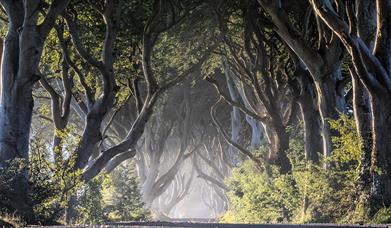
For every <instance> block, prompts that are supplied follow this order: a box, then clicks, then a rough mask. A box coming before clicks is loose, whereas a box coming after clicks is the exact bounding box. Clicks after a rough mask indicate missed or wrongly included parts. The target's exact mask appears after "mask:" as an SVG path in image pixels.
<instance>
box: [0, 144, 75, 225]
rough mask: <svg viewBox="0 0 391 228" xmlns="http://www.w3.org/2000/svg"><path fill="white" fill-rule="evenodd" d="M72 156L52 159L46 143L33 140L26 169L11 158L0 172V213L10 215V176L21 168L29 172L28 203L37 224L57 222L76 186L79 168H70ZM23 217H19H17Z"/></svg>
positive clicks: (11, 211) (13, 176)
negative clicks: (75, 169)
mask: <svg viewBox="0 0 391 228" xmlns="http://www.w3.org/2000/svg"><path fill="white" fill-rule="evenodd" d="M74 162H75V158H74V157H73V156H70V157H69V158H68V159H67V160H62V159H59V160H56V161H54V160H53V159H52V156H51V155H50V154H49V148H47V146H46V142H45V141H44V140H41V139H33V140H32V142H31V153H30V158H29V165H28V169H26V162H25V161H23V160H12V161H10V162H9V164H8V167H7V169H6V170H5V171H4V172H1V173H0V213H3V214H13V213H14V212H15V208H14V207H13V204H12V202H11V201H12V198H13V197H14V190H13V187H12V186H13V184H12V182H13V181H14V178H15V177H17V175H20V173H23V172H24V170H28V172H29V183H28V184H29V187H30V191H29V193H30V195H29V200H30V203H29V204H30V206H31V207H32V208H33V210H34V215H35V220H36V221H39V222H40V223H41V224H55V223H58V221H59V219H60V217H61V216H62V212H63V210H64V209H65V208H66V207H67V202H68V198H69V196H70V195H71V194H74V191H75V190H76V189H77V188H78V187H79V186H80V184H81V181H80V178H79V177H80V171H73V170H72V169H71V168H69V167H72V164H74ZM68 165H69V166H68ZM21 219H23V218H21Z"/></svg>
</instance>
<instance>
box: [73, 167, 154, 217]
mask: <svg viewBox="0 0 391 228" xmlns="http://www.w3.org/2000/svg"><path fill="white" fill-rule="evenodd" d="M133 167H134V164H133V163H132V162H126V163H125V165H121V166H119V167H117V168H116V169H115V170H113V171H112V172H111V173H110V174H107V175H100V176H98V177H96V178H95V179H94V180H92V181H90V182H89V183H87V184H86V185H85V186H83V188H82V189H81V190H80V191H79V192H78V212H79V219H78V220H79V223H82V224H98V223H105V222H113V221H144V220H148V219H149V212H148V211H147V210H146V209H144V203H143V202H142V199H141V195H140V191H139V189H138V185H139V183H138V180H137V178H136V173H135V171H134V168H133Z"/></svg>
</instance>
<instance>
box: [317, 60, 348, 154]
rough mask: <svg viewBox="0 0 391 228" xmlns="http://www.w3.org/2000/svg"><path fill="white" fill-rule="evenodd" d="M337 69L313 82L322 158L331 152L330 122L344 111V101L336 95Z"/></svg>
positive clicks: (339, 72) (339, 74)
mask: <svg viewBox="0 0 391 228" xmlns="http://www.w3.org/2000/svg"><path fill="white" fill-rule="evenodd" d="M339 66H340V65H339V64H338V67H336V69H335V70H334V71H333V73H331V74H329V75H324V76H322V77H321V78H320V79H318V80H315V88H316V91H317V97H318V110H319V114H320V120H321V134H322V139H323V156H324V157H327V156H329V155H330V154H331V152H332V150H333V143H332V137H333V135H335V134H336V132H335V131H332V130H331V129H330V124H329V121H330V120H336V119H338V117H339V113H338V112H343V111H345V110H344V108H345V102H344V101H345V99H344V97H343V95H342V94H338V91H337V81H338V80H340V79H341V69H340V67H339Z"/></svg>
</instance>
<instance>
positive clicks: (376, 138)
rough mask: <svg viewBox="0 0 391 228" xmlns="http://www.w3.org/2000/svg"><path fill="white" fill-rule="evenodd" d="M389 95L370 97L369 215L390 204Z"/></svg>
mask: <svg viewBox="0 0 391 228" xmlns="http://www.w3.org/2000/svg"><path fill="white" fill-rule="evenodd" d="M390 99H391V96H390V95H389V94H388V96H387V95H384V96H383V97H381V98H380V97H379V98H375V99H372V116H373V119H372V127H373V129H374V135H373V150H372V166H371V174H372V175H371V176H372V186H371V195H370V200H369V203H370V215H373V214H374V213H375V212H376V211H377V210H378V209H380V207H383V206H384V207H389V206H391V106H390V102H389V101H390Z"/></svg>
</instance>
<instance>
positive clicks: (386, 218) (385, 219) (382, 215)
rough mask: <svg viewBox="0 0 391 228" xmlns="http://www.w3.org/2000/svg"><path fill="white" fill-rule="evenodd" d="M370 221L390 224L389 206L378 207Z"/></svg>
mask: <svg viewBox="0 0 391 228" xmlns="http://www.w3.org/2000/svg"><path fill="white" fill-rule="evenodd" d="M372 223H375V224H390V223H391V207H389V208H382V209H380V210H379V211H378V212H377V213H376V214H375V216H373V219H372Z"/></svg>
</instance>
